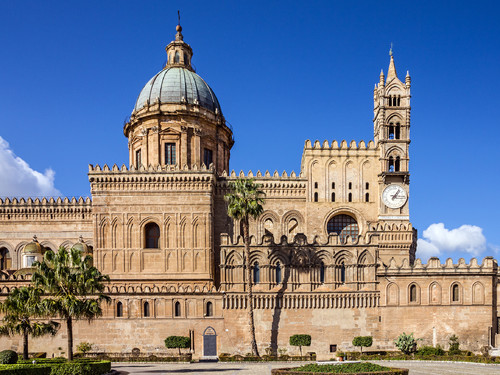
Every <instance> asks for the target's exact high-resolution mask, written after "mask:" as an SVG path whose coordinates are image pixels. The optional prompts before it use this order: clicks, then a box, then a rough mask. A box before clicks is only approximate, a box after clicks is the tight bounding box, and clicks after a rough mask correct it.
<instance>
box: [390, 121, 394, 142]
mask: <svg viewBox="0 0 500 375" xmlns="http://www.w3.org/2000/svg"><path fill="white" fill-rule="evenodd" d="M389 139H394V125H392V122H391V123H390V125H389Z"/></svg>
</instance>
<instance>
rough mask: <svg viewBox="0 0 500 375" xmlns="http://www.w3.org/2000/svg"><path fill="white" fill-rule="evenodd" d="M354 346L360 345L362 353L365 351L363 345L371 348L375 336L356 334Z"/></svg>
mask: <svg viewBox="0 0 500 375" xmlns="http://www.w3.org/2000/svg"><path fill="white" fill-rule="evenodd" d="M352 344H353V345H354V346H359V349H360V351H361V353H362V352H363V346H364V347H365V348H369V347H370V346H372V344H373V337H371V336H356V337H355V338H354V339H353V340H352Z"/></svg>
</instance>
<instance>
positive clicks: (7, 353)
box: [0, 350, 17, 365]
mask: <svg viewBox="0 0 500 375" xmlns="http://www.w3.org/2000/svg"><path fill="white" fill-rule="evenodd" d="M0 363H1V364H3V365H11V364H14V363H17V353H16V352H15V351H13V350H3V351H1V352H0Z"/></svg>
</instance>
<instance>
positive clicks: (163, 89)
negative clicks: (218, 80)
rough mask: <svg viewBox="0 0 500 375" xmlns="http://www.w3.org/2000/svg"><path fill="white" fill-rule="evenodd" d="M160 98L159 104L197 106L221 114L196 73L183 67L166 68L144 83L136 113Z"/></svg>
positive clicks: (209, 90) (211, 92)
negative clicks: (147, 102) (147, 103)
mask: <svg viewBox="0 0 500 375" xmlns="http://www.w3.org/2000/svg"><path fill="white" fill-rule="evenodd" d="M157 98H160V103H187V104H195V105H199V106H201V107H203V108H206V109H208V110H210V111H212V112H214V113H222V112H221V109H220V105H219V101H218V100H217V97H216V96H215V94H214V92H213V91H212V89H211V88H210V86H208V84H207V83H206V82H205V81H204V80H203V79H202V78H201V77H200V76H199V75H198V74H196V73H194V72H192V71H191V70H189V69H186V68H183V67H166V68H165V69H163V70H162V71H161V72H159V73H158V74H156V75H155V76H154V77H153V78H151V79H150V80H149V82H148V83H146V86H144V88H143V89H142V91H141V93H140V94H139V98H137V102H136V103H135V107H134V110H135V111H137V110H139V109H141V108H142V107H144V106H145V105H146V101H147V100H149V103H150V104H153V103H155V102H156V100H157Z"/></svg>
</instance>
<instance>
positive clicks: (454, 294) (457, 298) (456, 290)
mask: <svg viewBox="0 0 500 375" xmlns="http://www.w3.org/2000/svg"><path fill="white" fill-rule="evenodd" d="M459 292H460V291H459V287H458V285H457V284H455V285H453V287H452V288H451V295H452V298H451V300H452V301H453V302H458V301H460V294H459Z"/></svg>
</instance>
